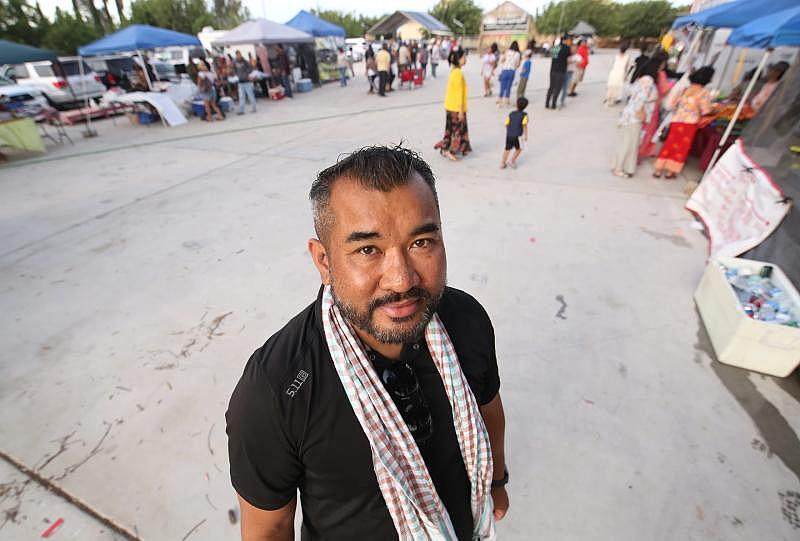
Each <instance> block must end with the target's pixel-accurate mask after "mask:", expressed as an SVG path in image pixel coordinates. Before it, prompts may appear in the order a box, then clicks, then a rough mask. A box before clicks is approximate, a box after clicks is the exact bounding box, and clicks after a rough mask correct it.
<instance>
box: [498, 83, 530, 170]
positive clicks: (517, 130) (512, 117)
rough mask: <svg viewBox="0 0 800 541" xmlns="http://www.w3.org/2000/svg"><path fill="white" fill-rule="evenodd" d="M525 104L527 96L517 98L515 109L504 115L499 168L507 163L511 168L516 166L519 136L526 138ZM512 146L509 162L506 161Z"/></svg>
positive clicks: (526, 104)
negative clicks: (504, 141) (502, 143)
mask: <svg viewBox="0 0 800 541" xmlns="http://www.w3.org/2000/svg"><path fill="white" fill-rule="evenodd" d="M527 106H528V99H527V98H525V97H522V98H517V110H516V111H512V112H510V113H508V116H507V117H506V149H505V150H504V151H503V159H502V160H501V161H500V169H505V168H506V166H507V165H510V166H511V169H516V168H517V158H519V155H520V153H521V152H522V149H520V147H519V138H520V137H521V136H524V137H525V140H526V141H527V140H528V113H526V112H525V108H526V107H527ZM512 148H513V149H514V155H513V156H512V157H511V162H509V163H507V160H508V153H509V152H510V151H511V149H512Z"/></svg>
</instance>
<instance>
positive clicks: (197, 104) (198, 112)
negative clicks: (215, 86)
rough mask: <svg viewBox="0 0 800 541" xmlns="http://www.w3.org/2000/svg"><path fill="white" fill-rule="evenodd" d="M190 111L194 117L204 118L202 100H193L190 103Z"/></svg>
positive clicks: (204, 110) (204, 112)
mask: <svg viewBox="0 0 800 541" xmlns="http://www.w3.org/2000/svg"><path fill="white" fill-rule="evenodd" d="M192 111H193V112H194V114H195V116H199V117H200V118H203V117H204V116H206V108H205V106H204V105H203V100H195V101H193V102H192Z"/></svg>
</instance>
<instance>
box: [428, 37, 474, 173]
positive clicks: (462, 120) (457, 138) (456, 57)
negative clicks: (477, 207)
mask: <svg viewBox="0 0 800 541" xmlns="http://www.w3.org/2000/svg"><path fill="white" fill-rule="evenodd" d="M448 60H449V62H450V77H449V78H448V79H447V94H446V95H445V98H444V109H445V115H446V118H445V124H444V137H442V140H441V141H439V142H438V143H436V145H435V146H434V148H435V149H437V150H438V151H439V152H440V153H441V154H442V156H445V157H447V158H448V159H450V160H453V161H456V160H457V159H458V157H457V155H458V154H461V155H462V156H466V155H467V154H469V153H470V152H471V151H472V147H471V146H470V144H469V130H468V129H467V81H466V80H465V79H464V74H463V73H462V72H461V68H462V66H464V64H466V62H467V55H466V52H465V51H464V49H462V48H461V47H459V48H457V49H454V50H453V51H452V52H451V53H450V57H449V58H448Z"/></svg>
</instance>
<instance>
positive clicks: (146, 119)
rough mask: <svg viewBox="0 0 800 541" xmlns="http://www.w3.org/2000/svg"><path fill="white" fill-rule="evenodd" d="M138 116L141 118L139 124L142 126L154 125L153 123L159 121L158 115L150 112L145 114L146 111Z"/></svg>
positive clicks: (140, 112)
mask: <svg viewBox="0 0 800 541" xmlns="http://www.w3.org/2000/svg"><path fill="white" fill-rule="evenodd" d="M137 116H138V117H139V124H142V125H145V124H152V123H153V122H155V121H156V120H158V115H155V114H153V113H148V112H145V111H139V113H138V114H137Z"/></svg>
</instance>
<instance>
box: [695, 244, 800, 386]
mask: <svg viewBox="0 0 800 541" xmlns="http://www.w3.org/2000/svg"><path fill="white" fill-rule="evenodd" d="M694 299H695V303H696V304H697V309H698V311H699V312H700V316H701V317H702V319H703V323H704V324H705V327H706V330H707V331H708V336H709V338H710V339H711V344H712V345H713V346H714V352H715V353H716V355H717V360H719V361H720V362H722V363H725V364H729V365H733V366H738V367H741V368H746V369H748V370H753V371H755V372H761V373H764V374H769V375H772V376H779V377H786V376H788V375H789V374H791V373H792V372H793V371H794V370H795V369H796V368H797V366H798V365H800V328H798V325H800V321H799V320H800V294H798V292H797V289H795V287H794V285H792V283H791V281H790V280H789V279H788V278H787V277H786V275H785V274H784V273H783V271H782V270H781V269H780V268H779V267H777V266H776V265H772V264H770V263H764V262H761V261H752V260H748V259H739V258H729V257H717V258H715V259H712V260H711V261H710V262H709V264H708V266H707V267H706V270H705V273H704V274H703V278H702V280H701V282H700V285H699V286H698V287H697V290H696V291H695V294H694Z"/></svg>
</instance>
